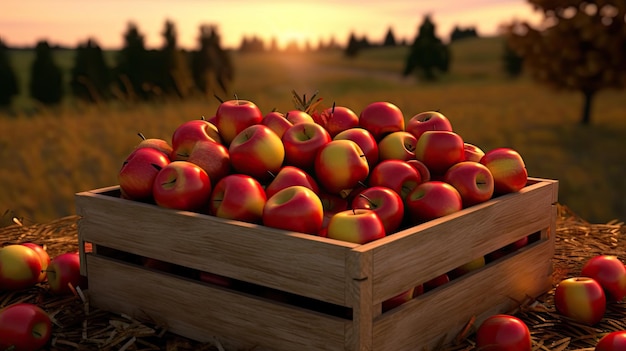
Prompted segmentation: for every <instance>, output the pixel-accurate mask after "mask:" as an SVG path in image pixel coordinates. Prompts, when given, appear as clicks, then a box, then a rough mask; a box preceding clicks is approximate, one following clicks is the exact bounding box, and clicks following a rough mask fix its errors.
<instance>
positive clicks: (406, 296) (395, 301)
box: [382, 288, 415, 312]
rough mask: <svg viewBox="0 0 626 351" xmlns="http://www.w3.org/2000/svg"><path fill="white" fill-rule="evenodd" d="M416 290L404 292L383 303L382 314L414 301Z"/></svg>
mask: <svg viewBox="0 0 626 351" xmlns="http://www.w3.org/2000/svg"><path fill="white" fill-rule="evenodd" d="M414 291H415V288H411V289H409V290H407V291H403V292H401V293H400V294H398V295H396V296H394V297H392V298H390V299H387V300H385V301H383V303H382V312H387V311H389V310H390V309H392V308H396V307H398V306H400V305H402V304H403V303H405V302H409V301H411V299H413V294H414Z"/></svg>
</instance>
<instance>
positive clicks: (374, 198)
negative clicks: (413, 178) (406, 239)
mask: <svg viewBox="0 0 626 351" xmlns="http://www.w3.org/2000/svg"><path fill="white" fill-rule="evenodd" d="M351 208H354V209H357V208H364V209H368V210H372V211H374V212H376V214H378V217H379V218H380V221H381V222H383V226H384V227H385V233H386V234H391V233H394V232H396V231H397V230H398V228H400V225H401V224H402V220H403V219H404V203H403V202H402V198H401V197H400V195H399V194H398V193H397V192H395V191H393V190H392V189H390V188H387V187H384V186H373V187H369V188H366V189H363V190H362V191H361V192H359V194H358V195H357V196H355V197H354V199H352V203H351Z"/></svg>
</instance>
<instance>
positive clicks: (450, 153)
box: [415, 130, 465, 175]
mask: <svg viewBox="0 0 626 351" xmlns="http://www.w3.org/2000/svg"><path fill="white" fill-rule="evenodd" d="M415 158H416V159H417V160H419V161H422V162H424V164H425V165H426V166H427V167H428V169H429V170H430V172H431V174H432V175H443V174H444V173H445V172H446V171H447V170H448V168H450V167H451V166H452V165H454V164H456V163H459V162H461V161H463V160H464V159H465V151H464V149H463V138H461V136H460V135H459V134H457V133H455V132H450V131H441V130H430V131H426V132H424V133H423V134H422V135H421V136H420V137H419V139H417V144H416V145H415Z"/></svg>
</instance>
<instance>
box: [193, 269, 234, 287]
mask: <svg viewBox="0 0 626 351" xmlns="http://www.w3.org/2000/svg"><path fill="white" fill-rule="evenodd" d="M199 279H200V280H201V281H203V282H205V283H210V284H214V285H219V286H222V287H225V288H229V287H232V286H233V279H231V278H229V277H224V276H222V275H218V274H214V273H209V272H200V276H199Z"/></svg>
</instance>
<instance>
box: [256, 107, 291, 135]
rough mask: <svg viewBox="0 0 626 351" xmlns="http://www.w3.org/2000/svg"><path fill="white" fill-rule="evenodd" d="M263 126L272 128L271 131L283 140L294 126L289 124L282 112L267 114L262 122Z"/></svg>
mask: <svg viewBox="0 0 626 351" xmlns="http://www.w3.org/2000/svg"><path fill="white" fill-rule="evenodd" d="M261 124H263V125H266V126H268V127H270V129H271V130H273V131H274V133H276V135H278V137H280V138H282V137H283V134H284V133H285V131H286V130H287V129H289V127H291V126H292V125H293V124H292V123H291V122H289V120H288V119H287V118H285V115H284V114H283V113H282V112H278V111H271V112H268V113H266V114H265V115H264V116H263V120H261Z"/></svg>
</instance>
